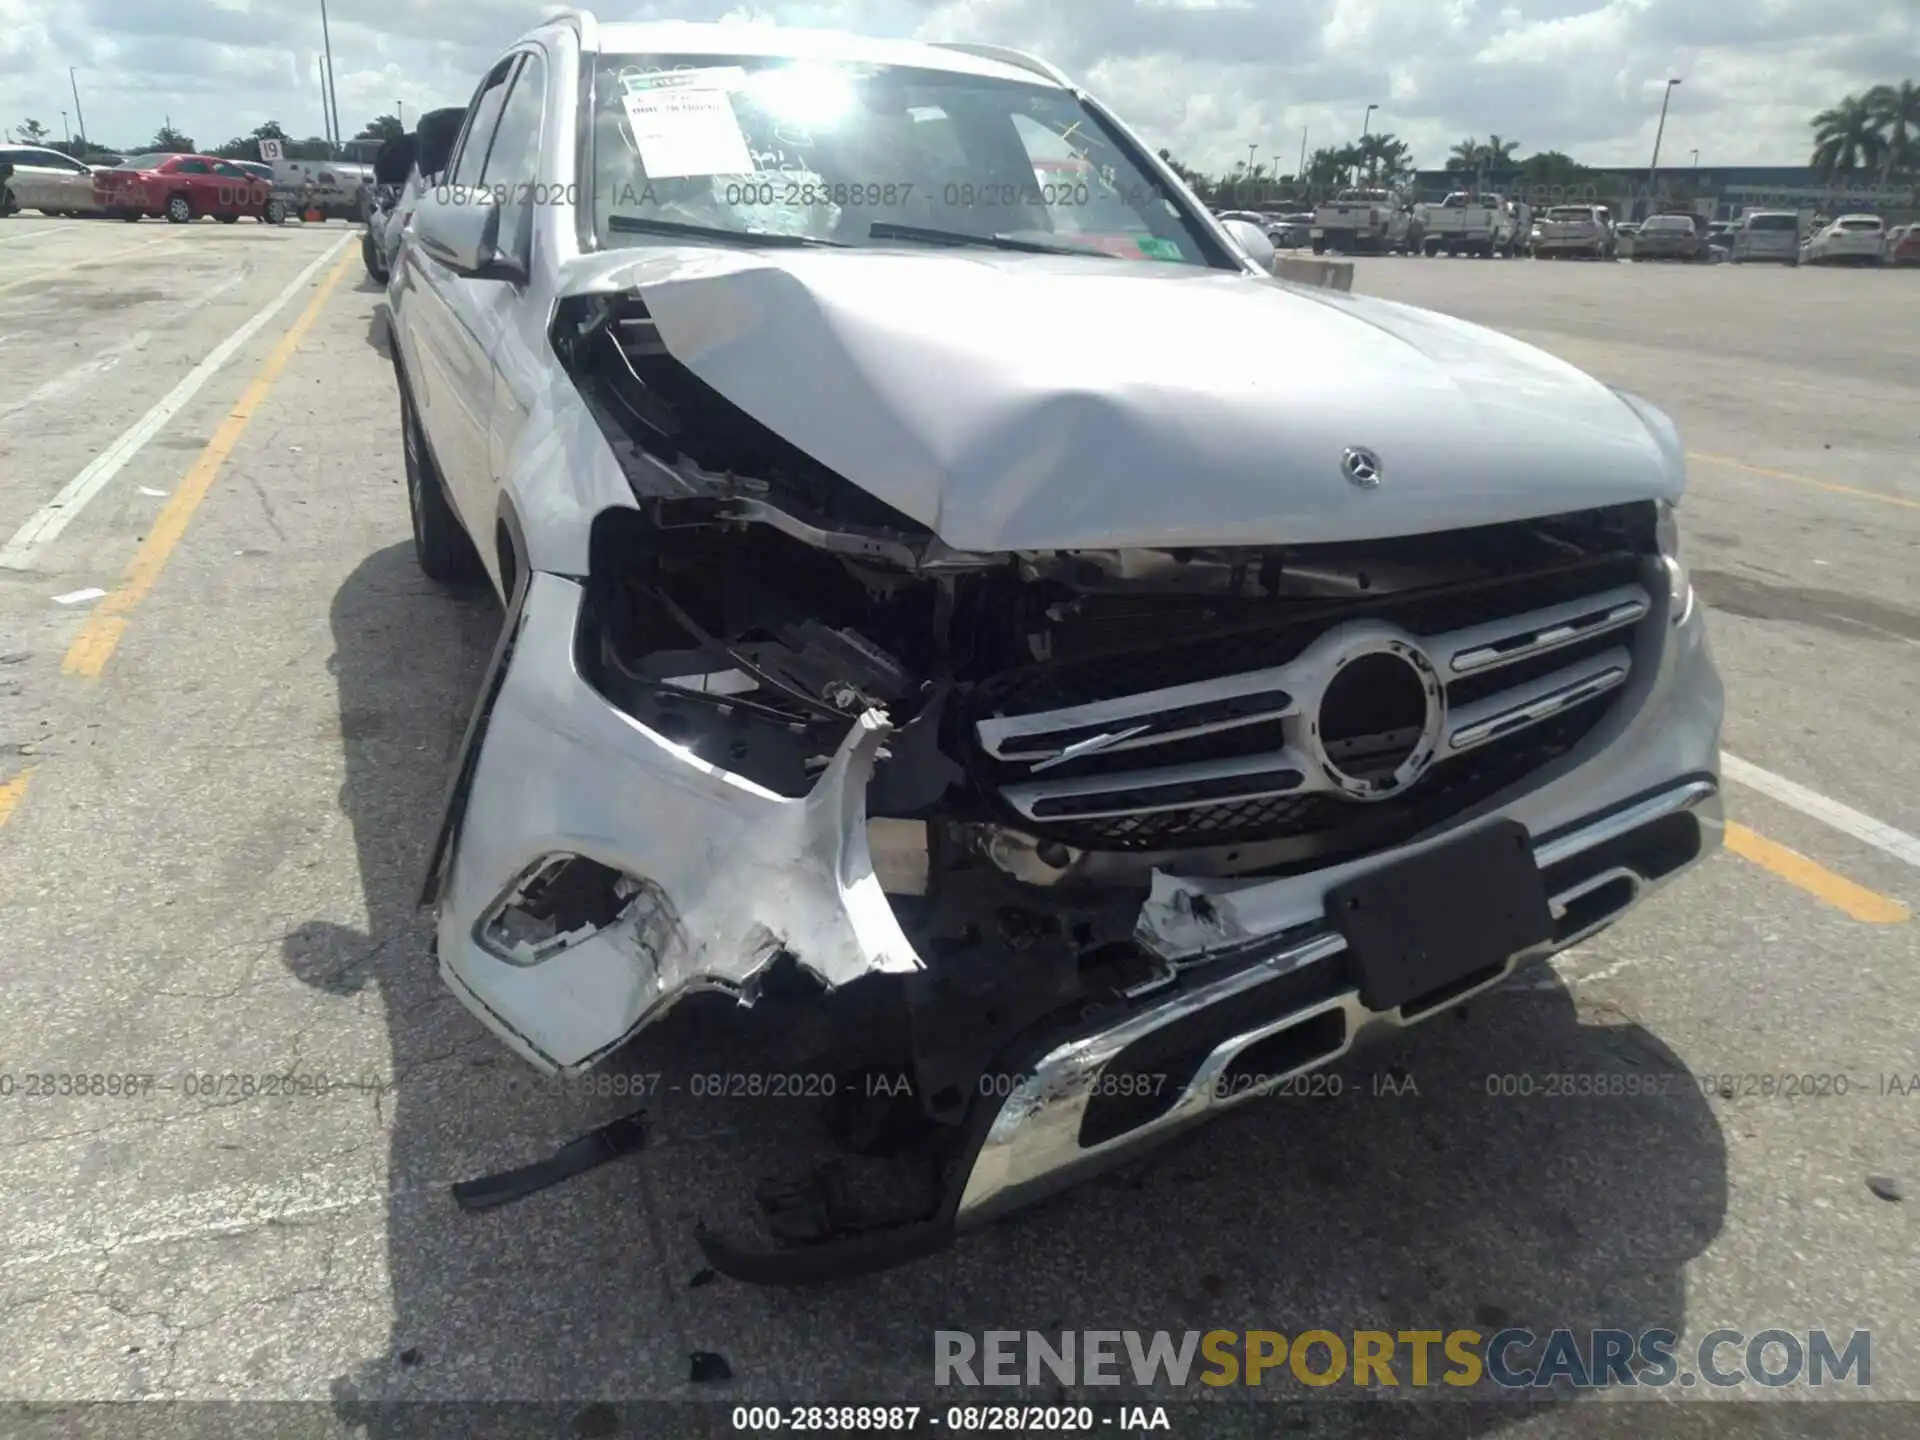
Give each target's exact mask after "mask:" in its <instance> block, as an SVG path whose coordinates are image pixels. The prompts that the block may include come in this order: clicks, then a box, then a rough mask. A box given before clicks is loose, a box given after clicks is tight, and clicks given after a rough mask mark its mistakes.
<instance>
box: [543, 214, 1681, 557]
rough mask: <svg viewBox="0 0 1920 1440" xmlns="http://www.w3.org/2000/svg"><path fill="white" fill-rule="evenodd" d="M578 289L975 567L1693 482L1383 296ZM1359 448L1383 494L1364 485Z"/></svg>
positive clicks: (898, 265) (881, 268)
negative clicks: (969, 553)
mask: <svg viewBox="0 0 1920 1440" xmlns="http://www.w3.org/2000/svg"><path fill="white" fill-rule="evenodd" d="M588 267H590V268H588ZM583 270H585V272H586V273H583V274H579V275H577V276H575V277H570V283H569V284H568V286H567V288H568V289H570V290H573V291H576V292H577V291H588V290H591V291H606V290H618V289H634V290H637V291H638V292H639V294H640V296H641V298H642V299H643V300H644V302H645V303H646V305H647V307H648V309H649V310H650V312H651V313H652V316H653V319H654V321H655V324H656V325H657V326H658V329H659V334H660V337H661V339H662V341H663V342H664V343H665V345H666V347H667V349H668V350H669V351H670V352H671V353H672V354H673V355H674V356H675V357H676V358H678V359H679V360H680V361H681V362H682V363H683V364H685V365H686V366H687V367H688V368H689V369H691V370H692V371H693V372H694V373H695V374H696V375H698V376H699V377H700V378H701V379H702V380H704V381H705V382H706V383H707V384H709V385H711V386H712V387H713V388H714V389H715V390H717V391H719V392H720V393H721V394H722V395H724V396H726V398H727V399H729V400H730V401H732V402H733V403H734V404H735V405H738V406H739V407H740V408H741V409H742V410H745V411H746V412H747V413H748V414H750V415H752V416H753V417H754V418H755V419H757V420H759V421H760V422H761V423H763V424H765V425H767V426H768V427H769V428H771V429H773V430H774V431H776V432H777V433H779V434H780V435H782V436H784V437H785V438H786V439H787V440H789V441H791V442H792V443H793V444H795V445H797V446H798V447H800V448H801V449H802V450H804V451H806V452H807V453H808V454H810V455H812V456H813V457H814V458H815V459H817V460H819V461H820V462H821V463H823V464H825V465H828V466H830V467H832V468H833V469H834V470H835V471H837V472H838V473H840V474H841V475H843V476H845V477H846V478H847V479H848V480H850V481H852V482H853V483H854V484H856V485H858V486H860V487H861V488H862V489H864V490H867V491H868V492H870V493H871V494H873V495H874V496H876V497H877V498H879V499H881V500H883V501H885V502H886V503H887V504H888V505H891V506H892V507H893V508H894V509H896V510H898V511H900V512H901V513H903V514H905V515H907V516H909V517H911V518H912V519H914V520H916V521H918V522H920V523H921V524H923V525H926V526H927V527H929V528H930V529H932V530H933V531H934V532H935V533H936V534H937V535H939V536H940V538H941V539H942V540H944V541H945V542H946V543H947V544H949V545H951V546H953V547H955V548H956V549H961V550H980V551H1007V550H1035V549H1075V550H1078V549H1105V548H1131V547H1136V546H1139V547H1145V546H1153V547H1166V546H1200V545H1267V544H1284V543H1313V542H1323V541H1334V540H1364V539H1374V538H1380V537H1384V536H1389V535H1406V534H1417V533H1422V532H1425V531H1429V530H1439V529H1452V528H1456V527H1460V526H1467V525H1475V524H1483V523H1494V522H1498V521H1503V520H1512V519H1519V518H1525V517H1528V516H1534V515H1547V514H1554V513H1558V512H1562V511H1568V510H1576V509H1583V508H1587V507H1590V506H1598V505H1606V504H1615V503H1619V502H1622V501H1628V500H1636V499H1646V498H1650V497H1654V496H1663V497H1667V498H1678V495H1679V491H1680V488H1681V485H1682V476H1683V469H1682V462H1681V458H1680V456H1679V455H1678V454H1677V453H1676V452H1675V447H1673V446H1672V444H1671V443H1663V442H1662V440H1660V439H1656V437H1655V435H1654V434H1653V433H1652V431H1650V429H1649V428H1648V424H1647V423H1645V422H1643V421H1642V419H1641V418H1640V415H1639V413H1638V412H1637V411H1636V410H1635V409H1634V408H1632V407H1630V406H1629V404H1628V403H1627V402H1626V401H1624V400H1622V399H1621V397H1620V396H1619V395H1617V394H1615V393H1614V392H1613V391H1612V390H1610V389H1609V388H1608V387H1606V386H1605V385H1603V384H1601V383H1600V382H1599V381H1597V380H1594V379H1593V378H1592V377H1590V376H1588V375H1586V374H1585V373H1584V372H1582V371H1580V370H1577V369H1575V368H1574V367H1573V366H1571V365H1567V364H1565V363H1563V362H1562V361H1560V360H1557V359H1555V358H1554V357H1552V356H1550V355H1548V354H1546V353H1545V352H1543V351H1540V350H1537V349H1535V348H1533V347H1532V346H1529V345H1524V344H1522V343H1520V342H1519V341H1517V340H1513V339H1510V338H1508V337H1506V336H1504V335H1501V334H1499V333H1497V332H1495V331H1492V330H1487V329H1484V328H1482V327H1480V326H1477V325H1470V324H1467V323H1466V322H1464V321H1460V320H1455V319H1452V318H1449V317H1447V316H1443V315H1439V314H1435V313H1432V312H1429V311H1424V310H1419V309H1416V308H1414V307H1412V306H1407V305H1400V304H1395V303H1392V302H1388V301H1383V300H1376V299H1369V298H1366V297H1362V296H1353V295H1347V294H1341V293H1339V292H1335V291H1326V290H1316V289H1307V288H1303V287H1298V286H1294V285H1290V284H1285V283H1282V282H1278V281H1269V280H1264V279H1260V278H1257V277H1253V276H1246V275H1238V274H1233V273H1229V272H1224V271H1208V270H1198V269H1191V268H1188V267H1185V266H1174V265H1156V264H1144V263H1134V262H1127V261H1119V260H1095V259H1086V260H1082V259H1079V258H1067V257H1062V258H1055V257H1051V256H1033V255H1021V254H1011V253H1006V254H1001V253H995V252H990V251H976V250H966V251H942V250H913V251H891V250H889V251H877V252H876V251H872V250H863V251H836V250H799V251H781V252H777V253H765V252H754V251H732V250H726V251H717V250H715V249H712V248H699V249H693V248H679V247H659V248H655V247H649V248H648V249H647V250H645V251H616V252H612V253H608V254H601V255H597V256H593V257H591V258H590V260H589V261H588V262H587V265H586V266H583ZM1349 447H1357V448H1364V449H1367V450H1371V451H1372V452H1374V454H1375V455H1376V456H1378V457H1379V461H1380V468H1381V472H1382V475H1381V481H1380V483H1379V484H1378V485H1377V486H1375V487H1373V488H1367V489H1363V488H1360V487H1358V486H1356V485H1354V484H1353V483H1351V482H1350V481H1349V480H1348V478H1347V476H1346V473H1345V470H1344V468H1343V464H1342V457H1343V455H1344V453H1345V451H1346V450H1347V449H1348V448H1349Z"/></svg>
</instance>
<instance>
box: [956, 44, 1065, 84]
mask: <svg viewBox="0 0 1920 1440" xmlns="http://www.w3.org/2000/svg"><path fill="white" fill-rule="evenodd" d="M933 43H934V44H935V45H936V46H938V47H939V48H940V49H942V50H958V51H960V52H961V53H962V54H965V55H977V56H979V57H980V58H981V59H982V60H998V61H999V62H1000V63H1001V64H1003V65H1016V66H1018V67H1019V68H1020V69H1022V70H1026V71H1030V72H1031V73H1033V74H1035V75H1040V76H1044V77H1045V78H1046V79H1048V80H1051V81H1053V83H1054V84H1056V85H1060V86H1064V87H1065V88H1067V89H1069V90H1071V89H1072V88H1073V82H1072V81H1071V80H1069V79H1068V78H1067V77H1066V76H1065V75H1063V74H1062V73H1061V72H1060V71H1058V70H1056V69H1055V68H1054V67H1053V66H1051V65H1049V64H1048V63H1047V62H1046V61H1044V60H1042V59H1040V58H1039V57H1038V56H1037V55H1029V54H1027V53H1026V51H1024V50H1011V49H1009V48H1008V47H1006V46H1005V45H974V44H971V43H969V42H967V41H964V40H936V41H934V42H933Z"/></svg>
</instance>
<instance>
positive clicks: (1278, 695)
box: [974, 667, 1299, 762]
mask: <svg viewBox="0 0 1920 1440" xmlns="http://www.w3.org/2000/svg"><path fill="white" fill-rule="evenodd" d="M1256 695H1265V696H1271V697H1272V700H1273V705H1272V707H1271V708H1269V709H1265V710H1262V711H1260V712H1259V713H1258V714H1255V715H1246V716H1238V715H1236V716H1234V717H1233V718H1231V719H1229V720H1223V721H1212V722H1208V723H1205V724H1201V725H1194V726H1187V727H1181V728H1176V729H1172V730H1153V731H1152V732H1151V733H1150V734H1148V735H1147V736H1146V738H1144V739H1140V740H1134V739H1132V738H1131V737H1129V739H1128V740H1127V741H1126V742H1123V743H1118V744H1113V745H1109V746H1107V747H1106V750H1105V753H1107V754H1112V753H1113V752H1114V751H1116V750H1133V749H1137V748H1139V747H1140V746H1142V745H1162V744H1165V743H1166V742H1168V741H1170V740H1182V739H1185V738H1187V737H1188V736H1191V735H1210V734H1212V733H1213V732H1214V731H1216V730H1231V729H1236V728H1238V727H1240V726H1243V725H1264V724H1267V723H1270V722H1271V721H1274V720H1278V719H1280V718H1282V717H1283V716H1288V715H1294V714H1297V713H1299V706H1298V705H1297V704H1296V703H1295V702H1294V699H1293V696H1292V695H1291V694H1290V693H1289V692H1288V683H1287V680H1286V672H1285V670H1284V669H1282V668H1280V667H1274V668H1271V669H1266V670H1249V671H1247V672H1245V673H1244V674H1241V675H1228V676H1225V677H1224V678H1222V679H1219V680H1196V681H1193V682H1192V683H1190V684H1186V685H1169V686H1166V687H1165V688H1164V689H1160V690H1142V691H1139V692H1137V693H1135V694H1132V695H1123V696H1121V697H1119V698H1118V699H1115V700H1095V701H1092V702H1090V703H1088V704H1085V705H1069V706H1066V707H1065V708H1063V709H1059V710H1040V711H1035V712H1032V713H1030V714H1026V715H1002V716H995V717H994V718H992V719H988V720H982V721H981V722H980V723H979V724H978V725H977V726H975V727H974V729H975V732H976V733H977V734H978V735H979V737H980V747H981V748H982V749H983V750H985V751H986V752H987V753H988V754H989V755H991V756H992V757H993V758H994V759H996V760H1053V761H1056V762H1057V761H1059V760H1061V759H1064V758H1067V757H1066V756H1065V755H1064V753H1063V752H1062V751H1061V750H1060V749H1059V748H1057V747H1041V748H1039V749H1031V748H1030V749H1025V750H1022V749H1016V748H1013V747H1012V746H1010V744H1009V743H1008V742H1010V741H1016V740H1022V739H1025V738H1026V737H1028V736H1030V735H1053V734H1058V733H1060V732H1062V731H1072V730H1092V729H1094V728H1095V727H1099V726H1111V725H1127V724H1129V723H1131V722H1135V721H1142V720H1144V721H1147V722H1148V723H1149V725H1151V722H1152V720H1153V717H1154V716H1156V715H1160V714H1164V713H1165V712H1167V711H1179V710H1186V709H1190V708H1192V707H1194V706H1196V705H1216V704H1219V703H1221V702H1222V701H1226V700H1242V699H1246V698H1249V697H1251V696H1256ZM1067 748H1069V749H1071V748H1072V747H1071V746H1069V747H1067Z"/></svg>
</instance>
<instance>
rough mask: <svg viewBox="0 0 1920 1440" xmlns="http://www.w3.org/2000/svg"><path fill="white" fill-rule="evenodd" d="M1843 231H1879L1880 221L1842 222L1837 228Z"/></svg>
mask: <svg viewBox="0 0 1920 1440" xmlns="http://www.w3.org/2000/svg"><path fill="white" fill-rule="evenodd" d="M1837 228H1839V229H1841V230H1878V229H1879V228H1880V222H1879V221H1878V220H1842V221H1841V222H1840V224H1839V226H1838V227H1837Z"/></svg>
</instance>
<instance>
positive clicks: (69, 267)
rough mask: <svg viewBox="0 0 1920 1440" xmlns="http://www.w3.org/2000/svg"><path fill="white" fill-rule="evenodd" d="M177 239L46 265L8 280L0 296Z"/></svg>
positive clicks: (161, 238)
mask: <svg viewBox="0 0 1920 1440" xmlns="http://www.w3.org/2000/svg"><path fill="white" fill-rule="evenodd" d="M179 238H180V237H179V236H177V235H160V236H157V237H155V238H154V239H152V240H142V241H141V242H140V243H139V244H138V245H129V246H128V247H127V248H126V249H124V250H115V251H114V252H113V253H112V254H109V255H96V256H94V257H93V258H92V259H91V260H69V261H68V262H67V263H66V264H64V265H48V266H46V267H45V268H43V269H40V270H35V271H34V272H33V273H32V274H30V275H22V276H21V277H20V278H19V279H17V280H9V281H7V283H6V284H4V285H0V295H4V294H6V293H7V292H8V291H9V290H18V289H19V288H20V287H21V286H22V285H31V284H33V283H34V282H35V281H36V280H44V279H46V278H47V276H49V275H65V274H68V273H69V272H71V271H74V270H85V269H86V268H88V267H89V266H91V265H111V264H113V263H114V261H116V260H124V259H126V258H127V257H128V256H129V255H137V254H138V253H139V252H140V251H142V250H151V249H152V248H153V247H154V246H156V245H167V244H173V243H177V242H178V241H179Z"/></svg>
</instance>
